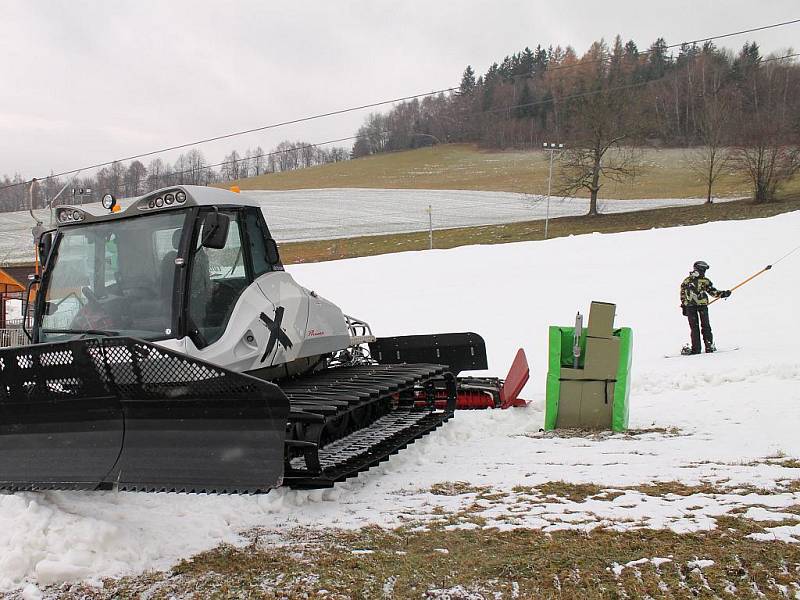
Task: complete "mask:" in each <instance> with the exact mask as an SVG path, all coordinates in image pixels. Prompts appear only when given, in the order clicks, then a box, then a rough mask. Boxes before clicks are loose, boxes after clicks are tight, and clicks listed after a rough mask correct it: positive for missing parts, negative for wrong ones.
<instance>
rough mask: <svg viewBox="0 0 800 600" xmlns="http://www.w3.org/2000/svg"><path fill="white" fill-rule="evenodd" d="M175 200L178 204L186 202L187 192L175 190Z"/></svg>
mask: <svg viewBox="0 0 800 600" xmlns="http://www.w3.org/2000/svg"><path fill="white" fill-rule="evenodd" d="M175 201H176V202H177V203H178V204H183V203H184V202H186V193H185V192H180V191H179V192H175Z"/></svg>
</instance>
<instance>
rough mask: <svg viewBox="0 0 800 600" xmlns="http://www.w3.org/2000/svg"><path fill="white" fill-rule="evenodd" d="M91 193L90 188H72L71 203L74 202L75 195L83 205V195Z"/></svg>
mask: <svg viewBox="0 0 800 600" xmlns="http://www.w3.org/2000/svg"><path fill="white" fill-rule="evenodd" d="M62 191H63V190H62ZM59 193H61V192H59ZM91 195H92V188H72V203H73V204H75V196H77V197H78V199H79V200H80V203H81V206H83V199H84V197H85V196H91Z"/></svg>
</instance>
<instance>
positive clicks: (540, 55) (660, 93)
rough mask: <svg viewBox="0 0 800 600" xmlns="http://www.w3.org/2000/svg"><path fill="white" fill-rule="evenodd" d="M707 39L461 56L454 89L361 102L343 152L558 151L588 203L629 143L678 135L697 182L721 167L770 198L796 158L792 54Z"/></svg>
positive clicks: (798, 118) (564, 183)
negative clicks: (376, 104) (470, 147)
mask: <svg viewBox="0 0 800 600" xmlns="http://www.w3.org/2000/svg"><path fill="white" fill-rule="evenodd" d="M790 53H791V51H787V52H786V53H784V54H782V55H778V56H769V57H764V56H762V55H761V52H760V49H759V47H758V45H757V44H755V43H746V44H745V45H744V46H743V47H742V48H741V49H740V50H739V51H738V52H733V51H731V50H727V49H724V48H718V47H717V46H716V45H715V44H714V43H713V42H705V43H703V44H702V45H698V44H684V45H681V46H680V47H678V48H675V49H674V50H673V49H671V48H670V46H668V45H667V42H666V41H665V40H664V39H663V38H659V39H658V40H656V41H655V42H654V43H653V44H651V45H650V47H649V48H648V49H647V50H645V51H640V50H639V49H638V47H637V45H636V43H635V42H633V41H632V40H630V41H628V42H627V43H623V41H622V38H621V37H620V36H617V37H616V39H615V40H614V42H613V44H611V45H610V46H609V45H608V44H607V43H606V42H605V41H603V40H600V41H598V42H595V43H593V44H592V45H591V47H590V48H589V49H588V50H587V51H586V52H585V53H584V54H583V55H582V56H578V55H577V53H576V52H575V50H574V49H573V48H571V47H569V46H568V47H566V48H563V49H562V48H561V47H556V48H548V49H546V50H545V49H544V48H542V47H541V46H537V47H536V49H535V50H531V49H530V48H525V49H524V50H522V51H521V52H518V53H516V54H514V55H512V56H507V57H505V58H504V59H503V60H502V61H501V62H499V63H494V64H492V65H491V66H490V67H489V69H488V70H487V71H486V73H484V74H483V75H480V76H478V77H477V78H476V74H475V72H474V70H473V69H472V67H471V66H467V68H466V69H465V71H464V72H463V74H462V77H461V84H460V86H459V88H458V90H456V91H455V92H454V93H451V94H440V95H438V96H432V97H426V98H424V99H422V100H421V101H420V100H416V99H415V100H411V101H408V102H403V103H400V104H398V105H396V106H394V107H393V108H392V109H391V110H390V111H389V112H388V113H385V114H381V113H373V114H370V115H369V116H368V117H367V118H366V119H365V122H364V124H363V125H362V126H361V128H360V129H359V132H358V139H357V141H356V142H355V144H354V147H353V157H354V158H357V157H360V156H366V155H370V154H375V153H378V152H387V151H395V150H406V149H412V148H417V147H420V146H429V145H432V144H435V143H446V142H471V143H477V144H479V145H481V146H483V147H485V148H491V149H506V148H541V146H542V143H545V142H557V143H563V144H564V145H565V148H566V149H565V150H564V151H563V152H559V167H560V168H559V173H558V174H559V184H560V186H559V192H560V193H563V194H570V193H575V192H577V191H579V190H585V191H586V192H588V194H589V196H590V198H591V199H592V207H591V209H590V212H591V213H596V211H597V209H596V206H597V202H596V201H597V196H598V194H599V190H600V189H601V187H602V186H603V183H604V182H605V181H609V180H613V181H623V180H626V179H629V178H631V177H635V176H636V175H637V174H638V172H639V170H640V169H639V168H640V166H641V164H640V161H639V158H640V154H639V153H638V152H637V148H642V147H646V146H651V147H663V146H669V147H688V148H691V149H692V152H691V160H690V165H689V168H692V169H693V170H695V171H696V172H698V173H699V174H700V175H701V176H702V178H703V180H704V181H705V182H706V185H707V195H708V201H711V198H712V188H713V184H714V182H715V181H716V180H717V179H718V177H719V176H720V175H721V174H722V173H723V172H725V171H726V170H735V171H737V172H738V173H741V174H742V176H743V177H746V178H747V179H748V180H749V181H750V183H751V185H752V190H753V198H754V199H755V200H756V201H765V200H768V199H770V198H773V197H774V195H775V193H776V192H777V190H778V189H779V188H780V186H781V185H782V184H783V183H785V182H786V181H787V180H788V179H790V178H791V177H792V176H793V175H794V174H795V173H797V171H798V169H800V154H798V147H799V146H800V66H799V65H798V64H797V63H796V62H794V61H792V60H787V59H784V58H782V56H785V55H786V54H790Z"/></svg>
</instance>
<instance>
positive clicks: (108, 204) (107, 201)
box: [102, 194, 117, 211]
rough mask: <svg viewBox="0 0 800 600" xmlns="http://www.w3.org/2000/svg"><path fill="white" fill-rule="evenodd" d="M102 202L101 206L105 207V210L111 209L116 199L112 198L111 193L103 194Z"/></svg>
mask: <svg viewBox="0 0 800 600" xmlns="http://www.w3.org/2000/svg"><path fill="white" fill-rule="evenodd" d="M102 204H103V208H105V209H106V210H111V211H113V210H114V207H115V206H116V205H117V199H116V198H114V196H113V195H112V194H106V195H105V196H103V200H102Z"/></svg>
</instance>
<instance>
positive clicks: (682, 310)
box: [681, 304, 686, 317]
mask: <svg viewBox="0 0 800 600" xmlns="http://www.w3.org/2000/svg"><path fill="white" fill-rule="evenodd" d="M681 314H683V316H684V317H685V316H686V307H685V306H684V305H683V304H681Z"/></svg>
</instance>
